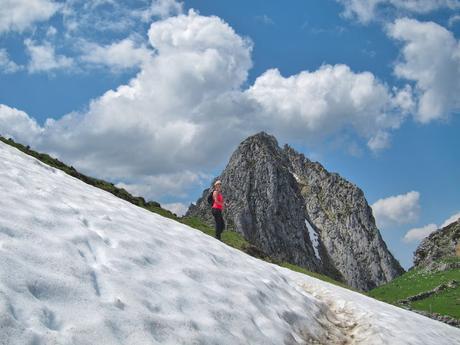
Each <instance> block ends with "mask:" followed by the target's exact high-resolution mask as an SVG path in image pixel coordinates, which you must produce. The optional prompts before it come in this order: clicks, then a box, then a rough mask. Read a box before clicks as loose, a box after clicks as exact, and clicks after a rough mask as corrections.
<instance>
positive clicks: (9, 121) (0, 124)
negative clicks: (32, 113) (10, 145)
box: [0, 104, 42, 143]
mask: <svg viewBox="0 0 460 345" xmlns="http://www.w3.org/2000/svg"><path fill="white" fill-rule="evenodd" d="M41 132H42V129H41V128H40V126H39V125H38V124H37V123H36V122H35V120H33V119H32V118H30V117H29V116H28V115H27V114H26V113H25V112H23V111H21V110H18V109H15V108H10V107H8V106H6V105H4V104H0V135H2V136H3V137H5V138H13V139H15V140H18V141H20V142H26V143H28V142H31V141H35V140H36V139H37V138H38V136H39V135H40V134H41Z"/></svg>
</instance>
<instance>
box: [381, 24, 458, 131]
mask: <svg viewBox="0 0 460 345" xmlns="http://www.w3.org/2000/svg"><path fill="white" fill-rule="evenodd" d="M388 34H389V35H390V37H392V38H394V39H396V40H399V41H402V42H403V44H404V46H403V48H402V57H403V59H402V61H400V62H398V63H397V64H396V66H395V69H394V70H395V74H396V75H397V76H398V77H400V78H404V79H407V80H411V81H413V82H415V87H416V93H418V96H419V101H418V107H417V111H416V113H415V118H416V120H417V121H420V122H421V123H428V122H430V121H432V120H436V119H443V118H446V117H447V116H448V115H449V114H450V113H453V112H456V111H458V110H459V109H460V98H459V97H458V95H459V94H460V43H459V41H458V40H457V39H455V37H454V35H453V34H452V33H451V32H449V31H448V30H446V29H445V28H443V27H442V26H440V25H438V24H436V23H433V22H427V23H422V22H419V21H417V20H414V19H407V18H404V19H399V20H396V21H395V23H394V24H391V25H389V26H388Z"/></svg>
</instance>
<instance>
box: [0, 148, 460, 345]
mask: <svg viewBox="0 0 460 345" xmlns="http://www.w3.org/2000/svg"><path fill="white" fill-rule="evenodd" d="M0 193H1V194H0V195H1V198H0V344H2V345H4V344H8V345H15V344H21V345H23V344H30V345H45V344H46V345H50V344H65V345H67V344H69V345H70V344H74V345H76V344H78V345H80V344H82V345H83V344H85V345H86V344H88V345H96V344H97V345H101V344H133V345H144V344H174V345H177V344H203V345H204V344H219V345H225V344H232V345H235V344H264V345H266V344H276V345H279V344H319V343H320V344H339V343H340V344H345V343H346V344H436V345H439V344H446V345H447V344H449V345H451V344H459V343H460V341H459V339H460V330H459V329H456V328H453V327H450V326H448V325H445V324H443V323H440V322H437V321H433V320H431V319H428V318H425V317H422V316H420V315H417V314H415V313H411V312H408V311H405V310H402V309H399V308H396V307H393V306H391V305H387V304H384V303H381V302H378V301H376V300H373V299H370V298H368V297H366V296H364V295H361V294H358V293H354V292H351V291H348V290H345V289H342V288H339V287H337V286H333V285H330V284H328V283H325V282H322V281H319V280H317V279H314V278H310V277H308V276H304V275H302V274H299V273H295V272H292V271H289V270H287V269H284V268H281V267H278V266H275V265H271V264H268V263H266V262H263V261H260V260H257V259H255V258H252V257H250V256H248V255H246V254H244V253H242V252H240V251H237V250H234V249H232V248H230V247H228V246H226V245H224V244H223V243H221V242H219V241H217V240H215V239H213V238H211V237H209V236H207V235H205V234H202V233H200V232H199V231H196V230H193V229H191V228H189V227H187V226H185V225H182V224H179V223H177V222H175V221H172V220H169V219H166V218H163V217H161V216H159V215H156V214H153V213H150V212H148V211H146V210H144V209H141V208H139V207H136V206H134V205H131V204H129V203H127V202H125V201H123V200H120V199H117V198H116V197H114V196H113V195H111V194H109V193H106V192H104V191H101V190H99V189H96V188H93V187H91V186H88V185H86V184H84V183H82V182H80V181H78V180H76V179H74V178H72V177H70V176H67V175H65V174H64V173H63V172H61V171H58V170H56V169H53V168H50V167H48V166H46V165H44V164H42V163H40V162H39V161H37V160H35V159H33V158H31V157H29V156H26V155H24V154H22V153H21V152H19V151H17V150H16V149H14V148H12V147H9V146H7V145H5V144H3V143H0Z"/></svg>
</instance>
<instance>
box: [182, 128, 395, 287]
mask: <svg viewBox="0 0 460 345" xmlns="http://www.w3.org/2000/svg"><path fill="white" fill-rule="evenodd" d="M219 179H220V180H222V183H223V193H224V195H225V197H226V201H227V203H228V207H227V209H226V210H225V217H226V220H227V222H228V224H229V226H230V227H232V228H234V229H235V231H237V232H240V233H242V234H243V235H244V237H245V238H246V239H247V240H248V241H249V242H250V243H251V244H254V245H255V246H257V247H258V248H260V249H261V250H263V251H264V252H265V253H267V254H268V255H270V256H272V257H274V258H276V259H279V260H283V261H288V262H290V263H293V264H296V265H299V266H303V267H305V268H307V269H310V270H313V271H316V272H320V273H324V274H327V275H329V276H331V277H333V278H335V279H339V280H343V281H344V282H346V283H347V284H348V285H350V286H352V287H354V288H357V289H360V290H369V289H372V288H374V287H376V286H378V285H381V284H383V283H386V282H388V281H390V280H392V279H393V278H395V277H396V276H398V275H400V274H401V273H403V272H404V270H403V269H402V267H401V266H400V264H399V263H398V261H397V260H395V258H394V257H393V256H392V254H391V253H390V252H389V251H388V249H387V246H386V244H385V242H384V241H383V239H382V237H381V235H380V233H379V230H378V229H377V227H376V225H375V220H374V217H373V215H372V210H371V208H370V207H369V205H368V203H367V201H366V199H365V197H364V194H363V192H362V191H361V190H360V189H359V188H358V187H357V186H355V185H354V184H352V183H350V182H348V181H346V180H345V179H343V178H342V177H340V176H339V175H338V174H335V173H330V172H328V171H327V170H326V169H325V168H324V167H323V166H322V165H321V164H319V163H317V162H312V161H310V160H309V159H308V158H306V157H305V156H304V155H303V154H300V153H298V152H296V151H295V150H294V149H292V148H291V147H289V146H288V145H285V146H284V147H283V148H280V147H279V145H278V142H277V140H276V138H275V137H274V136H271V135H269V134H267V133H265V132H261V133H258V134H256V135H254V136H251V137H249V138H247V139H246V140H244V141H243V142H242V143H241V144H240V145H239V146H238V148H237V149H236V151H235V152H234V153H233V154H232V156H231V158H230V161H229V163H228V164H227V167H226V168H225V170H224V171H223V172H222V174H221V175H220V176H219ZM208 193H209V189H206V190H205V191H204V192H203V195H202V197H201V198H200V199H198V201H197V203H196V205H191V206H190V208H189V210H188V212H187V214H186V215H187V216H197V217H199V218H202V219H205V220H207V221H208V222H212V218H211V215H210V211H209V205H208V204H207V201H206V196H207V195H208Z"/></svg>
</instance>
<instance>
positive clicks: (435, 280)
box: [368, 257, 460, 321]
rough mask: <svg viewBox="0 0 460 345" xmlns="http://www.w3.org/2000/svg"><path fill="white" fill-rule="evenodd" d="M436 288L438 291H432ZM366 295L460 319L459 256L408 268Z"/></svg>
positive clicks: (404, 306)
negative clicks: (400, 274) (428, 264)
mask: <svg viewBox="0 0 460 345" xmlns="http://www.w3.org/2000/svg"><path fill="white" fill-rule="evenodd" d="M436 288H438V289H437V290H439V291H437V292H435V291H434V290H435V289H436ZM368 294H369V296H371V297H374V298H376V299H379V300H381V301H384V302H387V303H391V304H394V305H397V306H400V307H403V308H410V309H413V310H418V311H424V312H427V313H430V314H433V313H436V314H440V315H447V316H449V317H452V318H454V319H457V320H459V321H460V257H450V258H443V259H440V260H438V261H436V262H435V264H432V265H430V267H419V268H415V269H412V270H410V271H409V272H406V273H405V274H403V275H402V276H400V277H398V278H396V279H394V280H392V281H391V282H389V283H388V284H385V285H382V286H379V287H378V288H375V289H373V290H371V291H369V293H368ZM413 296H416V297H415V298H414V297H413Z"/></svg>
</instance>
